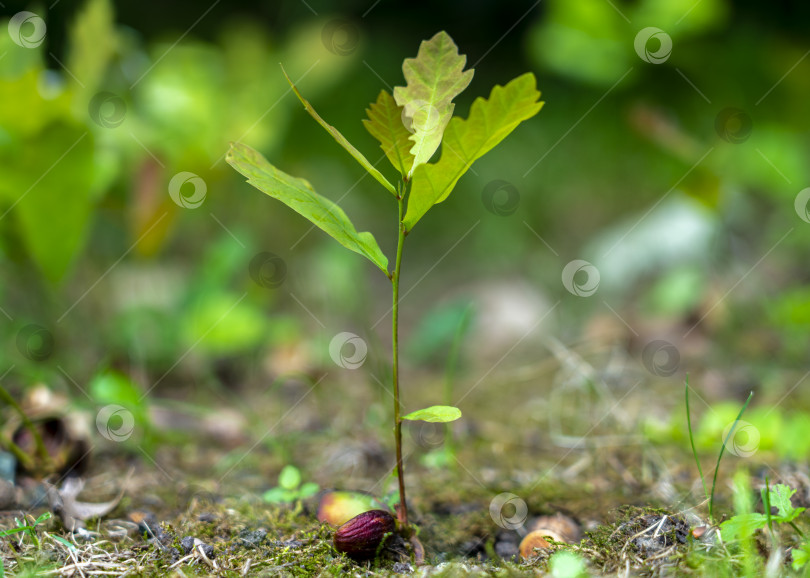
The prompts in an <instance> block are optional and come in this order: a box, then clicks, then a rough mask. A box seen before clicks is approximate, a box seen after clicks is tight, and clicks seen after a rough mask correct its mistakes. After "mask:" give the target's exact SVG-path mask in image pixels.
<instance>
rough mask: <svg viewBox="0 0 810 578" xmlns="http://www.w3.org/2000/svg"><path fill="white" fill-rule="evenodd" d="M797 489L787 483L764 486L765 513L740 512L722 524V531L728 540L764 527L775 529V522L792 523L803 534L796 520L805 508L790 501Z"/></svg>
mask: <svg viewBox="0 0 810 578" xmlns="http://www.w3.org/2000/svg"><path fill="white" fill-rule="evenodd" d="M795 493H796V490H794V489H792V488H791V487H790V486H787V485H785V484H776V485H775V486H774V487H772V488H768V487H767V485H766V487H765V488H762V505H763V510H764V512H765V513H763V514H760V513H759V512H750V513H747V514H738V515H736V516H734V517H732V518H730V519H729V520H726V521H725V522H723V523H722V524H720V532H721V535H722V536H723V539H724V540H726V541H727V542H729V541H734V540H739V539H742V538H748V537H749V536H751V535H752V534H753V533H754V532H755V531H757V530H762V529H764V528H766V527H767V528H770V529H773V524H774V523H777V524H790V525H791V526H792V527H793V529H794V530H796V532H797V533H798V534H799V535H800V536H803V534H802V532H801V530H799V528H798V527H797V526H796V524H795V523H794V520H795V519H796V518H797V517H799V514H801V513H802V512H804V510H805V508H794V507H793V504H791V503H790V497H791V496H792V495H793V494H795ZM771 507H775V508H776V510H777V512H778V513H777V514H776V515H772V514H771Z"/></svg>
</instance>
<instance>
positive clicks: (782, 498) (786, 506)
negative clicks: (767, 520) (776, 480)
mask: <svg viewBox="0 0 810 578" xmlns="http://www.w3.org/2000/svg"><path fill="white" fill-rule="evenodd" d="M795 493H796V490H794V489H792V488H791V487H790V486H787V485H785V484H776V485H775V486H774V487H772V488H771V489H770V492H769V499H770V505H771V506H776V509H777V511H778V512H779V516H778V517H776V518H775V519H776V521H777V522H792V521H793V520H795V519H796V518H797V517H798V516H799V514H801V513H802V512H804V510H805V508H794V507H793V504H792V503H791V501H790V498H791V496H793V494H795Z"/></svg>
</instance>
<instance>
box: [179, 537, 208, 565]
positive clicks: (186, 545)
mask: <svg viewBox="0 0 810 578" xmlns="http://www.w3.org/2000/svg"><path fill="white" fill-rule="evenodd" d="M180 546H181V547H182V548H183V552H184V553H185V554H187V555H188V554H191V551H192V550H193V549H195V548H196V547H197V546H202V551H203V554H205V557H206V558H208V559H209V560H213V559H214V556H215V554H214V547H213V546H211V545H210V544H206V543H205V542H203V541H202V540H200V539H198V538H195V537H194V536H186V537H185V538H183V539H182V540H180Z"/></svg>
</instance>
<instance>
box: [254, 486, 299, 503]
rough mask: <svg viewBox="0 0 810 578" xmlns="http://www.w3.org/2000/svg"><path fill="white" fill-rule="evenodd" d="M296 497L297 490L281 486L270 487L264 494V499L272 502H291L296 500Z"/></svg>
mask: <svg viewBox="0 0 810 578" xmlns="http://www.w3.org/2000/svg"><path fill="white" fill-rule="evenodd" d="M295 498H296V492H294V491H292V490H287V489H285V488H281V487H279V488H270V489H269V490H267V491H266V492H265V493H264V494H262V499H263V500H264V501H265V502H268V503H270V504H289V503H290V502H293V501H295Z"/></svg>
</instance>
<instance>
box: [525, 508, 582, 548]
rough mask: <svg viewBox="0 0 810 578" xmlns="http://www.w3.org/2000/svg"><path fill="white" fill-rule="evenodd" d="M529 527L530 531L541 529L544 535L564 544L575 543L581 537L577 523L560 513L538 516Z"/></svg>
mask: <svg viewBox="0 0 810 578" xmlns="http://www.w3.org/2000/svg"><path fill="white" fill-rule="evenodd" d="M529 529H530V530H531V531H535V530H542V531H543V532H544V535H545V536H550V537H551V538H552V539H553V540H556V541H557V542H565V543H566V544H576V543H577V542H579V541H580V539H581V537H582V530H581V529H580V527H579V524H577V523H576V522H575V521H574V520H572V519H571V518H569V517H568V516H566V515H564V514H560V513H557V514H554V515H553V516H540V517H539V518H537V520H535V521H534V523H533V524H532V525H531V527H530V528H529Z"/></svg>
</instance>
